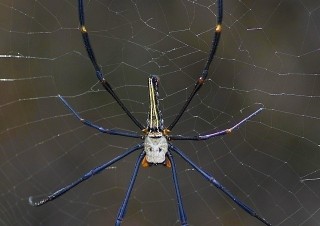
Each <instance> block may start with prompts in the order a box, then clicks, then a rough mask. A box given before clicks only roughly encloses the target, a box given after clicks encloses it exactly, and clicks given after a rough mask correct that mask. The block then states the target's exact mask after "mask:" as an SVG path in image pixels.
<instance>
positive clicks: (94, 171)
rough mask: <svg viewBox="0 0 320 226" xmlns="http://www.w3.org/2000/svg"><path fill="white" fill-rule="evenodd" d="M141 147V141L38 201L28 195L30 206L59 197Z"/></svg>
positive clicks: (39, 204)
mask: <svg viewBox="0 0 320 226" xmlns="http://www.w3.org/2000/svg"><path fill="white" fill-rule="evenodd" d="M142 148H143V143H140V144H138V145H136V146H134V147H132V148H130V149H128V150H127V151H126V152H124V153H123V154H121V155H119V156H117V157H115V158H114V159H112V160H110V161H109V162H106V163H104V164H102V165H100V166H98V167H96V168H93V169H92V170H90V171H89V172H87V173H85V174H84V175H83V176H82V177H80V178H79V179H78V180H76V181H74V182H72V183H71V184H69V185H67V186H65V187H63V188H61V189H59V190H57V191H55V192H54V193H52V194H50V195H48V196H47V197H46V198H44V199H41V200H40V201H33V197H32V196H30V197H29V204H30V205H32V206H41V205H43V204H45V203H47V202H49V201H52V200H54V199H56V198H58V197H60V196H61V195H63V194H65V193H66V192H67V191H69V190H71V189H72V188H74V187H76V186H77V185H78V184H80V183H82V182H83V181H86V180H88V179H89V178H91V177H92V176H94V175H96V174H98V173H100V172H101V171H103V170H104V169H106V168H108V167H109V166H111V165H112V164H114V163H116V162H118V161H119V160H121V159H123V158H124V157H126V156H127V155H129V154H131V153H133V152H135V151H136V150H139V149H142Z"/></svg>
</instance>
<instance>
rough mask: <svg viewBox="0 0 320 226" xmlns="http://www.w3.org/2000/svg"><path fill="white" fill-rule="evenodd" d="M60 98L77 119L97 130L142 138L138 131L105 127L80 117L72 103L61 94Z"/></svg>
mask: <svg viewBox="0 0 320 226" xmlns="http://www.w3.org/2000/svg"><path fill="white" fill-rule="evenodd" d="M58 97H59V98H60V100H61V101H62V102H63V103H64V105H66V106H67V107H68V108H69V110H70V111H71V112H72V113H73V114H74V115H75V116H76V117H77V119H79V120H80V122H82V123H83V124H85V125H87V126H90V127H92V128H94V129H96V130H99V131H100V132H101V133H106V134H110V135H118V136H124V137H133V138H142V137H141V135H139V134H137V133H132V132H127V131H121V130H114V129H105V128H103V127H101V126H98V125H95V124H93V123H92V122H90V121H88V120H85V119H83V118H81V117H80V115H79V114H78V113H77V112H76V111H75V110H74V109H73V108H72V107H71V106H70V104H69V103H68V102H67V101H66V100H65V99H64V98H63V97H62V96H60V95H58Z"/></svg>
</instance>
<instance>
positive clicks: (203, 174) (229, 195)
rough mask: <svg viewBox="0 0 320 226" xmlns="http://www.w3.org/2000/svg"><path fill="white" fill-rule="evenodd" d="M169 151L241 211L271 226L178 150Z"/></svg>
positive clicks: (174, 148)
mask: <svg viewBox="0 0 320 226" xmlns="http://www.w3.org/2000/svg"><path fill="white" fill-rule="evenodd" d="M169 149H170V150H172V151H174V152H175V153H177V154H178V155H179V156H180V157H181V158H182V159H183V160H184V161H186V162H187V163H189V164H190V165H191V166H192V167H193V168H194V169H195V170H196V171H198V172H199V173H200V174H201V175H202V176H203V177H204V178H205V179H207V180H208V181H209V182H210V183H211V184H213V185H214V186H215V187H216V188H218V189H219V190H221V191H222V192H223V193H224V194H225V195H227V196H228V197H229V198H230V199H231V200H232V201H233V202H234V203H236V204H237V205H238V206H239V207H241V209H243V210H244V211H246V212H247V213H249V214H250V215H251V216H253V217H255V218H257V219H258V220H260V221H261V222H262V223H264V224H265V225H268V226H271V224H270V223H269V222H268V221H266V220H265V219H264V218H263V217H261V216H259V215H258V214H257V213H256V212H255V211H254V210H253V209H251V208H250V207H249V206H247V205H246V204H244V203H243V202H242V201H240V200H239V199H238V198H237V197H236V196H234V195H233V194H232V193H231V192H230V191H228V190H227V189H226V188H225V187H224V186H223V185H222V184H220V183H219V182H218V181H217V180H216V179H215V178H214V177H213V176H211V175H210V174H208V173H206V172H205V171H203V170H202V169H201V168H200V167H199V166H197V165H196V164H195V163H193V162H192V161H191V160H190V159H189V158H188V157H187V156H186V155H185V154H184V153H183V152H182V151H181V150H180V149H178V148H177V147H175V146H173V145H172V144H169Z"/></svg>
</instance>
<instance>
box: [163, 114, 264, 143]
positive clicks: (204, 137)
mask: <svg viewBox="0 0 320 226" xmlns="http://www.w3.org/2000/svg"><path fill="white" fill-rule="evenodd" d="M262 110H263V108H259V109H258V110H256V111H255V112H253V113H252V114H250V115H249V116H247V117H246V118H244V119H242V120H241V121H240V122H238V123H237V124H235V125H234V126H232V127H230V128H228V129H224V130H221V131H218V132H215V133H208V134H204V135H199V136H183V135H172V136H171V135H169V136H168V140H207V139H210V138H213V137H217V136H223V135H226V134H230V133H231V132H232V131H233V130H234V129H237V128H239V127H240V126H241V125H242V124H243V123H245V122H246V121H248V120H250V119H251V118H252V117H254V116H256V115H257V114H258V113H259V112H261V111H262Z"/></svg>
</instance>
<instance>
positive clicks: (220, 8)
mask: <svg viewBox="0 0 320 226" xmlns="http://www.w3.org/2000/svg"><path fill="white" fill-rule="evenodd" d="M217 10H218V15H217V25H216V28H215V32H214V37H213V39H212V43H211V50H210V52H209V55H208V59H207V62H206V64H205V66H204V68H203V70H202V75H201V76H200V77H199V78H198V79H197V80H196V84H195V86H194V88H193V90H192V91H191V93H190V95H189V97H188V99H187V100H186V102H185V103H184V105H183V107H182V108H181V110H180V111H179V113H178V114H177V116H176V118H175V119H174V120H173V122H172V123H171V124H170V125H169V126H168V127H167V130H168V131H171V130H172V129H173V127H174V126H175V125H176V124H177V122H178V121H179V119H180V118H181V116H182V115H183V113H184V112H185V110H186V109H187V107H188V106H189V104H190V102H191V100H192V99H193V97H194V96H195V95H196V93H197V92H198V91H199V90H200V88H201V87H202V85H203V84H204V82H205V80H206V79H207V76H208V71H209V67H210V65H211V63H212V60H213V57H214V55H215V53H216V51H217V48H218V45H219V40H220V36H221V30H222V17H223V1H222V0H218V7H217Z"/></svg>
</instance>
